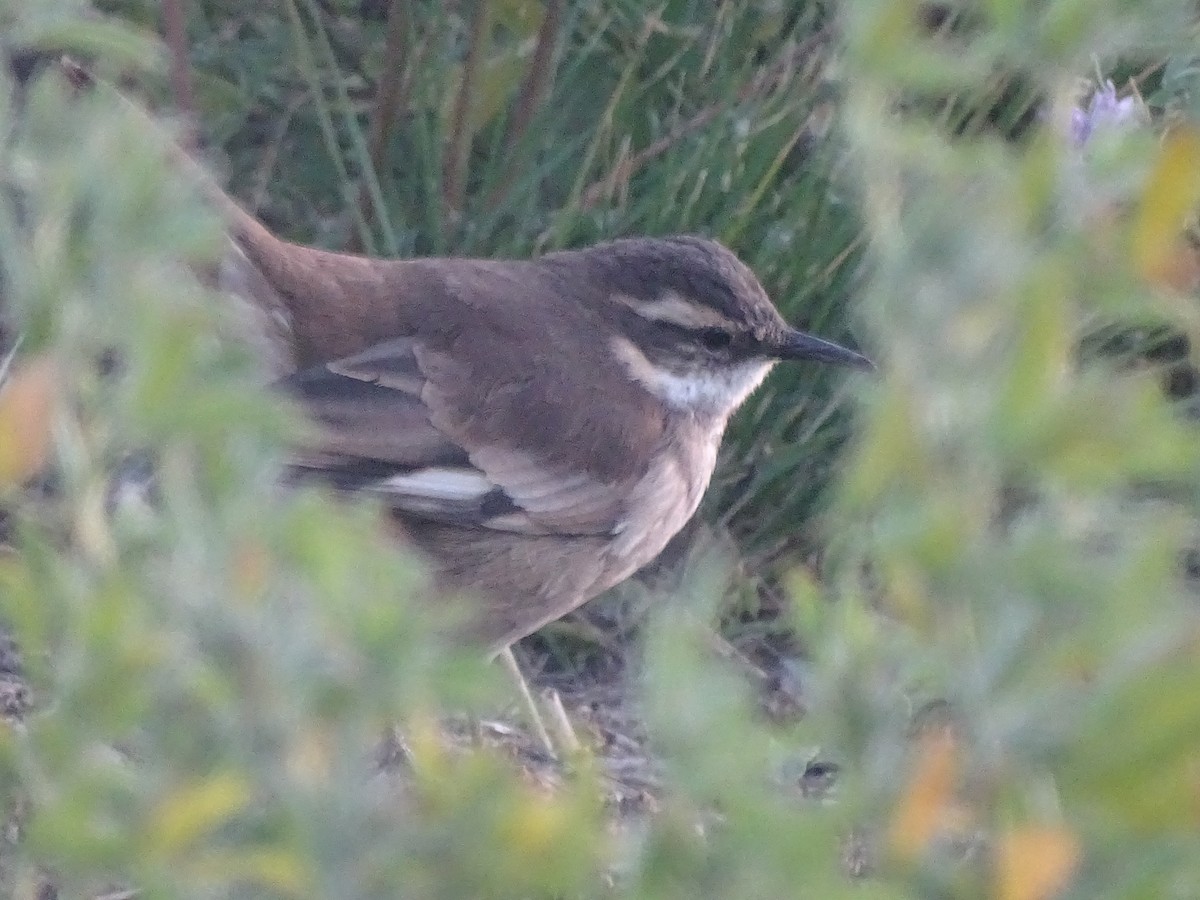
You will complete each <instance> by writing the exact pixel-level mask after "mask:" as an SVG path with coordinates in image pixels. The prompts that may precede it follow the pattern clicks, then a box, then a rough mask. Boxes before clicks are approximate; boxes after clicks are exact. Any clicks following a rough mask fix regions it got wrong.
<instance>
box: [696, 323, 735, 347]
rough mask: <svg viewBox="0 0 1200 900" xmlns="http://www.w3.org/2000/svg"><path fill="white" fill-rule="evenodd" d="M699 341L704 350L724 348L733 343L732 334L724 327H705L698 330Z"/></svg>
mask: <svg viewBox="0 0 1200 900" xmlns="http://www.w3.org/2000/svg"><path fill="white" fill-rule="evenodd" d="M700 343H701V344H702V345H703V347H704V349H705V350H714V351H715V350H724V349H726V348H727V347H728V346H729V345H730V344H731V343H733V335H732V334H730V333H729V332H728V331H726V330H725V329H724V328H705V329H704V330H703V331H701V332H700Z"/></svg>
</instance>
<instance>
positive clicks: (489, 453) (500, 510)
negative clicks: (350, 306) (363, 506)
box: [279, 338, 626, 534]
mask: <svg viewBox="0 0 1200 900" xmlns="http://www.w3.org/2000/svg"><path fill="white" fill-rule="evenodd" d="M421 349H422V348H421V345H420V343H419V342H418V341H416V340H415V339H413V338H399V339H394V340H389V341H384V342H382V343H379V344H376V345H374V346H372V347H369V348H368V349H366V350H365V351H363V352H361V353H358V354H355V355H353V356H349V357H346V358H343V359H339V360H335V361H333V362H330V363H327V364H326V365H322V366H315V367H313V368H310V369H305V370H303V371H301V372H299V373H297V374H296V375H293V376H291V377H290V378H287V379H284V380H283V381H282V382H280V383H279V385H280V386H281V387H282V388H283V389H284V390H285V391H287V392H288V393H290V394H291V395H292V396H294V397H296V398H297V399H298V400H299V401H300V402H301V404H302V405H303V406H304V408H305V409H306V410H307V412H308V413H309V415H310V416H311V418H312V419H313V420H315V422H316V423H317V425H318V426H319V429H318V438H317V439H316V440H315V441H313V442H311V443H310V444H309V445H308V446H306V447H304V448H302V449H301V450H299V452H298V453H297V454H296V457H295V459H294V461H293V464H292V469H293V472H294V473H295V474H296V475H299V476H316V477H318V478H320V479H322V480H325V481H327V482H330V483H332V484H333V485H335V486H336V487H338V488H341V489H345V490H354V491H363V492H367V493H370V494H374V495H377V496H381V497H383V498H384V500H385V502H386V503H387V504H388V505H389V506H390V507H391V508H393V509H395V510H396V511H397V512H399V513H401V514H404V515H409V516H413V517H417V518H421V519H425V520H429V521H434V522H441V523H446V524H454V525H461V526H468V527H482V528H489V529H494V530H501V531H508V532H515V533H523V534H609V533H614V532H615V531H616V530H617V529H618V528H619V524H620V521H621V518H622V513H623V507H622V503H621V499H622V497H623V496H625V490H626V485H624V484H622V483H613V482H612V481H608V480H604V479H601V478H597V477H596V476H595V475H594V474H592V473H589V472H587V471H573V470H570V469H569V468H567V466H566V465H564V464H563V463H562V462H556V461H554V460H549V459H544V458H543V459H539V458H536V457H535V456H534V455H530V454H528V453H523V452H521V451H520V450H518V449H516V448H513V447H508V446H505V443H504V442H503V441H500V442H496V441H492V440H489V439H487V436H486V435H485V436H483V437H479V436H478V435H469V434H468V435H465V436H464V434H462V433H456V429H455V428H454V427H453V426H449V427H448V426H447V425H445V424H444V422H443V420H444V419H446V418H448V417H446V416H440V415H439V411H440V408H441V407H442V406H443V405H444V404H446V403H449V402H453V401H452V400H448V399H447V398H446V397H445V396H444V395H443V394H444V392H442V391H439V390H438V389H436V386H435V385H432V384H431V382H430V379H429V377H428V375H427V373H426V371H425V370H424V369H423V367H422V365H421V356H422V354H421ZM449 418H453V417H449ZM435 422H442V424H440V425H439V424H435Z"/></svg>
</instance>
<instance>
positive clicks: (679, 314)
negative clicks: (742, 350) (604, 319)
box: [616, 291, 737, 331]
mask: <svg viewBox="0 0 1200 900" xmlns="http://www.w3.org/2000/svg"><path fill="white" fill-rule="evenodd" d="M616 299H617V300H619V301H620V302H621V303H624V304H625V305H626V306H628V307H629V308H630V309H632V310H633V311H634V312H635V313H637V314H638V315H639V316H641V317H642V318H643V319H649V320H650V321H652V322H669V323H670V324H672V325H679V326H680V327H682V328H723V329H726V330H728V331H735V330H736V329H737V325H736V324H735V323H734V322H733V320H731V319H730V318H728V317H727V316H723V315H722V314H721V313H719V312H717V311H716V310H715V309H713V308H712V307H710V306H704V305H703V304H700V303H693V302H691V301H690V300H688V299H687V298H685V297H684V296H683V295H682V294H679V293H678V292H676V291H667V292H665V293H664V294H663V295H662V296H661V297H659V298H657V299H656V300H642V299H639V298H638V297H633V296H630V295H629V294H618V295H617V297H616Z"/></svg>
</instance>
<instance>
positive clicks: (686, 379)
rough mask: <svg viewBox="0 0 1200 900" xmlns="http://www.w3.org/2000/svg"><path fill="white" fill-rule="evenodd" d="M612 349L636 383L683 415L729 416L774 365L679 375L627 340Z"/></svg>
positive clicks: (751, 363)
mask: <svg viewBox="0 0 1200 900" xmlns="http://www.w3.org/2000/svg"><path fill="white" fill-rule="evenodd" d="M610 346H611V348H612V351H613V353H614V354H615V355H616V357H617V359H619V360H620V361H621V362H622V363H623V364H624V366H625V369H626V371H627V372H628V373H629V375H630V376H631V377H632V378H633V379H634V380H635V381H637V382H638V383H639V384H640V385H642V386H643V387H644V388H646V390H648V391H649V392H650V393H652V394H654V396H656V397H658V398H659V399H660V400H662V401H663V402H664V403H665V404H667V405H668V406H670V407H671V408H672V409H677V410H680V411H681V412H690V413H703V414H708V415H716V416H727V415H729V414H730V413H732V412H733V411H734V410H735V409H737V408H738V407H739V406H740V405H741V404H742V401H743V400H745V399H746V398H747V397H748V396H750V393H751V391H753V390H754V389H755V388H756V387H758V386H759V385H760V384H762V380H763V379H764V378H766V377H767V373H768V372H770V371H771V367H772V366H773V365H774V362H773V361H772V360H766V359H750V360H745V361H743V362H739V363H734V364H732V365H724V366H712V367H709V368H707V369H705V368H697V369H695V370H693V371H689V372H677V371H674V370H672V369H669V368H666V367H665V366H661V365H658V364H657V363H654V362H651V361H650V360H649V359H647V357H646V355H645V354H644V353H642V351H641V350H639V349H638V348H637V346H636V345H635V344H634V343H633V342H632V341H630V340H629V339H628V338H624V337H614V338H613V339H612V342H611V345H610Z"/></svg>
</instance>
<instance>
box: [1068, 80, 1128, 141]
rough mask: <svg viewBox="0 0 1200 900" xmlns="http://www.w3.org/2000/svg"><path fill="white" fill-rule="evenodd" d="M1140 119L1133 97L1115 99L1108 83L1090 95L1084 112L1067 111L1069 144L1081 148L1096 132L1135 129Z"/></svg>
mask: <svg viewBox="0 0 1200 900" xmlns="http://www.w3.org/2000/svg"><path fill="white" fill-rule="evenodd" d="M1143 119H1144V115H1143V110H1142V105H1141V103H1140V102H1139V101H1138V98H1137V97H1135V96H1132V95H1130V96H1128V97H1124V98H1121V99H1118V98H1117V89H1116V88H1115V87H1114V86H1113V83H1112V82H1111V81H1106V82H1104V84H1102V85H1100V87H1099V89H1098V90H1097V91H1096V92H1095V93H1094V94H1092V99H1091V100H1090V101H1088V105H1087V108H1086V109H1084V108H1080V107H1075V109H1073V110H1071V140H1072V141H1074V143H1075V146H1076V147H1082V146H1083V145H1084V144H1086V143H1087V142H1088V140H1089V139H1090V138H1091V136H1092V135H1093V134H1094V133H1095V132H1096V131H1104V130H1113V131H1115V130H1117V129H1122V128H1128V127H1129V126H1131V125H1132V126H1137V125H1140V124H1141V123H1142V121H1143Z"/></svg>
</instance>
